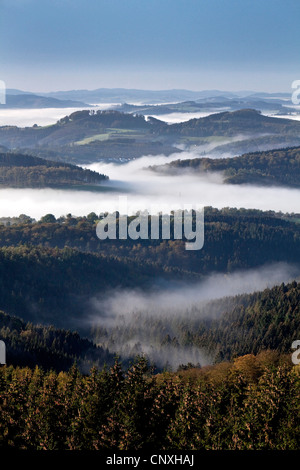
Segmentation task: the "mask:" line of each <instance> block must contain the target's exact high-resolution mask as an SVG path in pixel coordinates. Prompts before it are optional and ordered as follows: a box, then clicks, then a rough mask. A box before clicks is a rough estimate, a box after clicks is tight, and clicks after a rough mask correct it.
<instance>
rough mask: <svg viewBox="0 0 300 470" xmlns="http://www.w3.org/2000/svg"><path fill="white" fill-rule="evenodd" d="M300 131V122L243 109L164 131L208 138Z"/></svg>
mask: <svg viewBox="0 0 300 470" xmlns="http://www.w3.org/2000/svg"><path fill="white" fill-rule="evenodd" d="M299 130H300V122H297V121H292V120H288V119H279V118H272V117H268V116H263V115H262V114H260V112H259V111H256V110H255V109H241V110H238V111H234V112H229V111H226V112H223V113H218V114H211V115H210V116H207V117H204V118H200V119H191V120H190V121H187V122H181V123H178V124H172V125H169V126H168V127H166V128H164V129H163V130H162V131H163V132H164V133H165V134H171V135H185V136H196V137H207V136H213V135H218V136H220V135H222V136H234V135H238V134H245V135H250V134H258V135H263V134H278V133H283V134H286V133H288V134H297V133H299Z"/></svg>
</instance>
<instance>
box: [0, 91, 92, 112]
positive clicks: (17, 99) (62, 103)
mask: <svg viewBox="0 0 300 470" xmlns="http://www.w3.org/2000/svg"><path fill="white" fill-rule="evenodd" d="M82 107H90V105H89V104H86V103H83V102H81V101H74V100H60V99H57V98H51V97H46V96H39V95H33V94H31V93H28V94H27V93H23V94H20V95H14V94H13V95H9V94H7V95H6V104H0V109H12V108H17V109H34V108H82Z"/></svg>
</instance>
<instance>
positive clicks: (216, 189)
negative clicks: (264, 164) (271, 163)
mask: <svg viewBox="0 0 300 470" xmlns="http://www.w3.org/2000/svg"><path fill="white" fill-rule="evenodd" d="M197 156H199V155H198V154H197V153H191V152H182V153H180V154H173V155H171V156H170V157H166V156H164V155H160V156H147V157H142V158H139V159H136V160H132V161H130V162H128V163H124V164H115V163H104V162H100V163H94V164H91V165H88V168H90V169H92V170H95V171H98V172H100V173H104V174H106V175H108V176H109V177H110V180H109V181H108V182H105V183H103V185H102V186H103V189H105V190H104V191H103V192H92V191H76V190H56V189H11V188H9V189H1V190H0V216H2V217H4V216H5V217H8V216H18V215H20V214H21V213H23V214H26V215H29V216H31V217H34V218H37V219H39V218H40V217H41V216H43V215H45V214H46V213H52V214H54V215H55V216H57V217H58V216H61V215H65V214H67V213H72V214H73V215H75V216H79V215H87V214H88V213H89V212H92V211H94V212H96V214H99V213H101V212H105V211H109V212H110V211H114V210H117V209H118V203H119V200H118V196H124V195H127V196H128V206H129V208H130V207H131V209H132V210H131V211H130V213H135V212H136V211H137V210H143V209H148V210H149V209H150V207H151V206H152V205H159V206H160V207H162V206H163V205H165V206H166V204H168V205H167V206H166V209H165V210H168V209H170V210H175V209H176V208H182V207H183V206H184V204H194V205H196V204H198V205H205V206H213V207H216V208H223V207H237V208H241V207H243V208H252V209H261V210H274V211H282V212H284V213H286V212H295V213H299V212H300V190H299V189H289V188H284V187H275V186H274V187H258V186H253V185H229V184H223V183H222V176H221V175H219V174H210V175H209V174H208V175H205V176H201V177H200V176H197V175H192V174H190V173H186V172H183V173H182V174H180V175H176V176H169V175H167V174H160V173H157V172H154V171H150V170H147V167H149V165H159V164H164V163H167V162H170V161H173V160H177V159H178V158H181V159H184V158H195V157H197ZM170 206H172V207H171V208H170Z"/></svg>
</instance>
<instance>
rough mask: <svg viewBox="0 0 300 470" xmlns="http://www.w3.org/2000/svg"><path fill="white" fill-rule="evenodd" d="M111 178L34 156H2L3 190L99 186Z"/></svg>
mask: <svg viewBox="0 0 300 470" xmlns="http://www.w3.org/2000/svg"><path fill="white" fill-rule="evenodd" d="M107 178H108V177H107V176H105V175H102V174H100V173H97V172H95V171H91V170H85V169H83V168H81V167H77V166H75V165H71V164H66V163H57V162H53V161H50V160H44V159H42V158H39V157H33V156H31V155H23V154H16V153H8V152H6V153H0V187H1V186H2V187H14V188H28V187H30V188H36V187H38V188H43V187H69V186H73V185H83V186H88V185H98V184H99V183H101V182H103V181H104V180H106V179H107Z"/></svg>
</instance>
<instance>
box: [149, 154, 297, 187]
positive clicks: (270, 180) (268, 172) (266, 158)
mask: <svg viewBox="0 0 300 470" xmlns="http://www.w3.org/2000/svg"><path fill="white" fill-rule="evenodd" d="M151 168H152V169H154V170H156V171H167V172H170V174H172V172H173V171H174V170H175V172H176V174H177V173H178V172H180V171H181V170H186V169H188V170H191V171H193V173H196V174H197V173H199V174H203V173H206V172H222V173H223V176H224V182H225V183H229V184H243V183H244V184H245V183H247V184H249V183H251V184H259V185H275V184H276V185H285V186H292V187H296V188H297V187H299V186H300V147H295V148H294V147H293V148H285V149H280V150H269V151H266V152H255V153H247V154H245V155H241V156H239V157H234V158H220V159H212V158H195V159H187V160H176V161H173V162H171V163H169V164H167V165H163V166H156V167H151Z"/></svg>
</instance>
